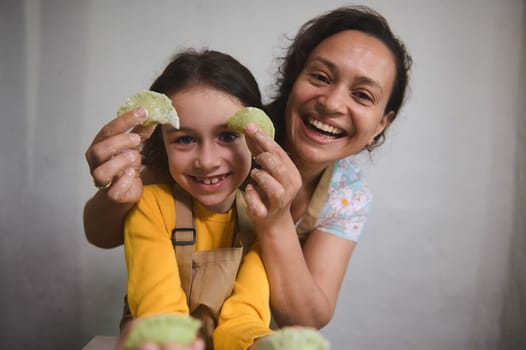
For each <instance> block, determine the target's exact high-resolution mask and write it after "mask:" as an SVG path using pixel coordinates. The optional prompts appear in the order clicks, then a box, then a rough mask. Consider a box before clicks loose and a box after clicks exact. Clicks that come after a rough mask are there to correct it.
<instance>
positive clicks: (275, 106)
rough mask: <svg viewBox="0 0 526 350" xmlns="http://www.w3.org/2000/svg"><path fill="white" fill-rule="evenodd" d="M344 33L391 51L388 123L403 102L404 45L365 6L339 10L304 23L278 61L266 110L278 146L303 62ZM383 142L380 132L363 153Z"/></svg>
mask: <svg viewBox="0 0 526 350" xmlns="http://www.w3.org/2000/svg"><path fill="white" fill-rule="evenodd" d="M345 30H357V31H360V32H363V33H366V34H368V35H371V36H373V37H375V38H377V39H378V40H380V41H381V42H382V43H384V45H385V46H387V47H388V48H389V50H391V52H392V54H393V57H394V60H395V65H396V76H395V81H394V85H393V90H392V92H391V96H390V97H389V100H388V103H387V106H386V108H385V111H384V114H385V113H388V112H389V111H394V116H393V118H392V119H391V121H393V120H394V119H395V118H396V116H397V114H398V112H399V110H400V108H401V106H402V104H403V102H404V99H405V94H406V90H407V85H408V80H409V71H410V69H411V65H412V59H411V56H410V55H409V53H408V52H407V50H406V48H405V45H404V44H403V43H402V42H401V41H400V40H399V39H398V38H397V37H396V36H395V35H394V34H393V32H392V31H391V29H390V27H389V24H388V23H387V20H386V19H385V18H384V17H383V16H381V15H380V14H379V13H377V12H376V11H374V10H372V9H370V8H368V7H365V6H347V7H340V8H337V9H335V10H333V11H330V12H327V13H325V14H322V15H321V16H319V17H316V18H313V19H311V20H310V21H308V22H307V23H305V24H304V25H303V26H302V27H301V28H300V30H299V32H298V34H297V35H296V37H295V38H294V39H293V41H292V44H291V46H290V47H289V49H288V50H287V53H286V55H285V57H282V58H280V60H281V61H282V64H281V67H280V68H279V70H278V78H277V91H276V96H275V98H274V100H273V101H272V102H271V103H270V104H269V105H268V108H267V109H268V111H269V113H270V115H271V116H272V118H273V120H274V123H275V126H276V139H277V140H278V141H279V142H280V143H281V144H282V145H283V144H284V141H285V140H284V137H285V108H286V105H287V100H288V97H289V94H290V91H291V90H292V86H293V85H294V83H295V81H296V79H297V78H298V76H299V75H300V73H301V71H302V70H303V68H304V66H305V63H306V61H307V58H308V57H309V55H310V53H311V52H312V50H314V48H315V47H316V46H318V44H320V43H321V42H322V41H323V40H325V39H327V38H328V37H330V36H332V35H334V34H337V33H339V32H342V31H345ZM384 131H385V130H384ZM384 139H385V135H384V132H382V133H381V134H380V135H378V136H377V137H376V138H375V140H374V143H373V144H372V145H370V146H368V148H367V149H368V150H372V148H374V147H377V146H380V145H381V144H382V143H383V142H384Z"/></svg>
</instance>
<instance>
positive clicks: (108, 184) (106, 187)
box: [97, 181, 112, 191]
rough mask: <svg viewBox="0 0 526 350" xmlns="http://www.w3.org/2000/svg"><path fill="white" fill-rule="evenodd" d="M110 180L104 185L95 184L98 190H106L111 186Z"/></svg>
mask: <svg viewBox="0 0 526 350" xmlns="http://www.w3.org/2000/svg"><path fill="white" fill-rule="evenodd" d="M111 183H112V181H110V182H108V183H107V184H106V185H102V186H97V188H98V189H99V190H101V191H102V190H107V189H108V188H109V187H110V186H111Z"/></svg>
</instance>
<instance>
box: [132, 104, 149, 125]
mask: <svg viewBox="0 0 526 350" xmlns="http://www.w3.org/2000/svg"><path fill="white" fill-rule="evenodd" d="M133 115H134V116H135V118H136V119H137V121H138V122H140V123H142V122H143V121H145V120H146V118H148V111H147V110H146V109H144V108H142V107H139V108H136V109H135V110H134V111H133Z"/></svg>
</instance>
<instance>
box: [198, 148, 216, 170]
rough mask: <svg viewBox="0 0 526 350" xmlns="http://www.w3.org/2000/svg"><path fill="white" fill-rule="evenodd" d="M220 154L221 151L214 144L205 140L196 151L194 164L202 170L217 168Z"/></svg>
mask: <svg viewBox="0 0 526 350" xmlns="http://www.w3.org/2000/svg"><path fill="white" fill-rule="evenodd" d="M220 155H221V152H220V150H219V149H218V147H216V145H215V144H213V143H210V142H205V143H203V144H202V145H201V147H200V148H199V152H197V155H196V158H195V160H194V166H195V167H196V168H200V169H203V170H210V169H214V168H217V167H219V166H220V165H221V157H220Z"/></svg>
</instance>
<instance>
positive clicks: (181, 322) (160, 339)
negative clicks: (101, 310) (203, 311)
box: [124, 314, 201, 349]
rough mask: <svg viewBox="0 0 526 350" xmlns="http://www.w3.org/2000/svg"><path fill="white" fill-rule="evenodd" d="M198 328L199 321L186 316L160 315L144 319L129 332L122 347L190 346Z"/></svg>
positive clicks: (199, 325)
mask: <svg viewBox="0 0 526 350" xmlns="http://www.w3.org/2000/svg"><path fill="white" fill-rule="evenodd" d="M199 327H201V322H200V321H199V320H196V319H194V318H192V317H190V316H186V315H177V314H162V315H156V316H151V317H146V318H143V319H141V320H140V321H139V322H138V323H137V324H136V325H135V326H134V327H133V328H132V329H131V330H130V333H129V334H128V336H127V337H126V342H125V345H124V347H125V348H126V349H133V348H135V347H137V346H139V345H140V344H143V343H146V342H150V343H155V344H158V345H161V344H165V343H176V344H178V345H190V344H191V343H192V341H193V340H194V339H195V338H196V336H197V331H198V330H199Z"/></svg>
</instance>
